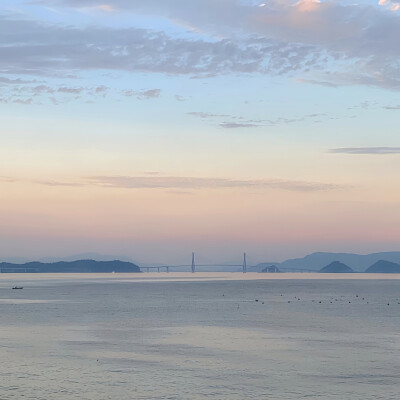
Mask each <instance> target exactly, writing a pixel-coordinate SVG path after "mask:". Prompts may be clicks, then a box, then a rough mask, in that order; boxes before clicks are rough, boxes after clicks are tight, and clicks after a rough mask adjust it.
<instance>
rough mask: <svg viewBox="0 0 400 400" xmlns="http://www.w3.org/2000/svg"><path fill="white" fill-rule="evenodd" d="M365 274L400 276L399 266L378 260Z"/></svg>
mask: <svg viewBox="0 0 400 400" xmlns="http://www.w3.org/2000/svg"><path fill="white" fill-rule="evenodd" d="M365 272H367V273H370V274H400V264H396V263H393V262H390V261H384V260H380V261H377V262H376V263H375V264H373V265H371V266H370V267H369V268H368V269H367V270H366V271H365Z"/></svg>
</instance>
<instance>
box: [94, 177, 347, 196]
mask: <svg viewBox="0 0 400 400" xmlns="http://www.w3.org/2000/svg"><path fill="white" fill-rule="evenodd" d="M87 180H88V183H91V184H95V185H100V186H105V187H117V188H126V189H205V188H207V189H212V188H215V189H216V188H254V189H256V188H260V189H262V188H264V189H281V190H289V191H296V192H314V191H325V190H338V189H343V188H345V187H344V186H341V185H334V184H326V183H314V182H303V181H286V180H279V179H272V180H239V179H224V178H199V177H177V176H146V177H143V176H94V177H89V178H87Z"/></svg>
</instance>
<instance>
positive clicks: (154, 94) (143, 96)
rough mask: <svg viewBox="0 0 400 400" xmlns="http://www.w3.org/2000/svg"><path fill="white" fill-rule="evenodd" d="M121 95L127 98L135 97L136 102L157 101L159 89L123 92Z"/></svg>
mask: <svg viewBox="0 0 400 400" xmlns="http://www.w3.org/2000/svg"><path fill="white" fill-rule="evenodd" d="M122 94H123V95H124V96H127V97H136V98H137V99H138V100H149V99H157V98H158V97H160V94H161V89H148V90H124V91H123V92H122Z"/></svg>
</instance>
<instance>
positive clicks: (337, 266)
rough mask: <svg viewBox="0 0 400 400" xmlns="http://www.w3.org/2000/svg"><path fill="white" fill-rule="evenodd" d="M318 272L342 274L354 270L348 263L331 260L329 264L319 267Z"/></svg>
mask: <svg viewBox="0 0 400 400" xmlns="http://www.w3.org/2000/svg"><path fill="white" fill-rule="evenodd" d="M319 272H323V273H329V274H344V273H351V272H354V271H353V270H352V269H351V268H350V267H349V266H348V265H346V264H343V263H341V262H340V261H333V262H331V263H330V264H329V265H327V266H325V267H324V268H322V269H320V271H319Z"/></svg>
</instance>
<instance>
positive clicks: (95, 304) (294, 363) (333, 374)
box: [0, 274, 400, 400]
mask: <svg viewBox="0 0 400 400" xmlns="http://www.w3.org/2000/svg"><path fill="white" fill-rule="evenodd" d="M150 275H151V276H150V278H152V279H155V280H153V281H150V282H149V281H143V278H145V277H146V275H145V274H142V276H140V277H134V278H133V279H132V278H131V277H126V278H125V277H112V279H108V278H109V277H110V275H108V276H107V277H105V276H97V275H96V276H93V275H91V276H90V277H89V276H86V277H82V276H71V275H70V276H68V277H64V276H60V275H58V276H45V277H44V276H41V277H40V276H34V277H29V276H26V275H25V276H22V275H21V276H18V277H15V278H14V277H10V276H7V277H5V276H1V278H0V318H1V328H0V360H1V364H0V398H1V399H2V400H3V399H21V398H27V399H62V400H63V399H88V400H94V399H96V400H97V399H100V400H101V399H182V400H183V399H185V400H186V399H194V400H197V399H209V398H212V399H234V400H236V399H238V400H239V399H241V400H242V399H284V400H285V399H287V400H295V399H296V400H297V399H303V398H307V399H324V400H331V399H340V400H346V399H352V400H353V399H354V400H368V399H371V400H372V399H385V400H390V399H396V400H397V399H398V393H399V392H400V384H399V378H400V363H399V361H398V360H399V356H400V304H399V303H400V286H399V282H398V281H393V280H354V279H353V280H348V279H347V280H346V279H343V280H332V279H324V280H310V279H302V280H294V279H292V280H288V279H275V280H271V279H261V280H260V279H250V278H246V279H247V280H245V281H244V280H241V279H239V276H240V277H243V275H242V274H240V275H235V274H233V275H234V278H233V279H231V280H224V279H223V278H220V277H218V280H216V279H211V280H209V278H207V277H206V276H205V275H203V276H202V277H201V279H199V280H197V279H196V278H194V277H192V276H190V277H183V280H182V275H179V276H178V279H175V278H176V277H174V276H171V275H172V274H169V276H168V277H166V275H167V274H165V275H162V276H161V281H160V278H159V277H155V276H154V275H156V274H150ZM196 275H197V274H196ZM228 275H229V276H231V277H232V276H233V275H232V274H228ZM283 275H286V274H283ZM166 278H167V280H163V279H166ZM15 279H18V283H21V282H23V285H24V287H25V288H24V290H20V291H12V290H11V289H10V288H11V287H12V285H13V284H14V283H15V282H17V281H15ZM255 300H258V301H255Z"/></svg>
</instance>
